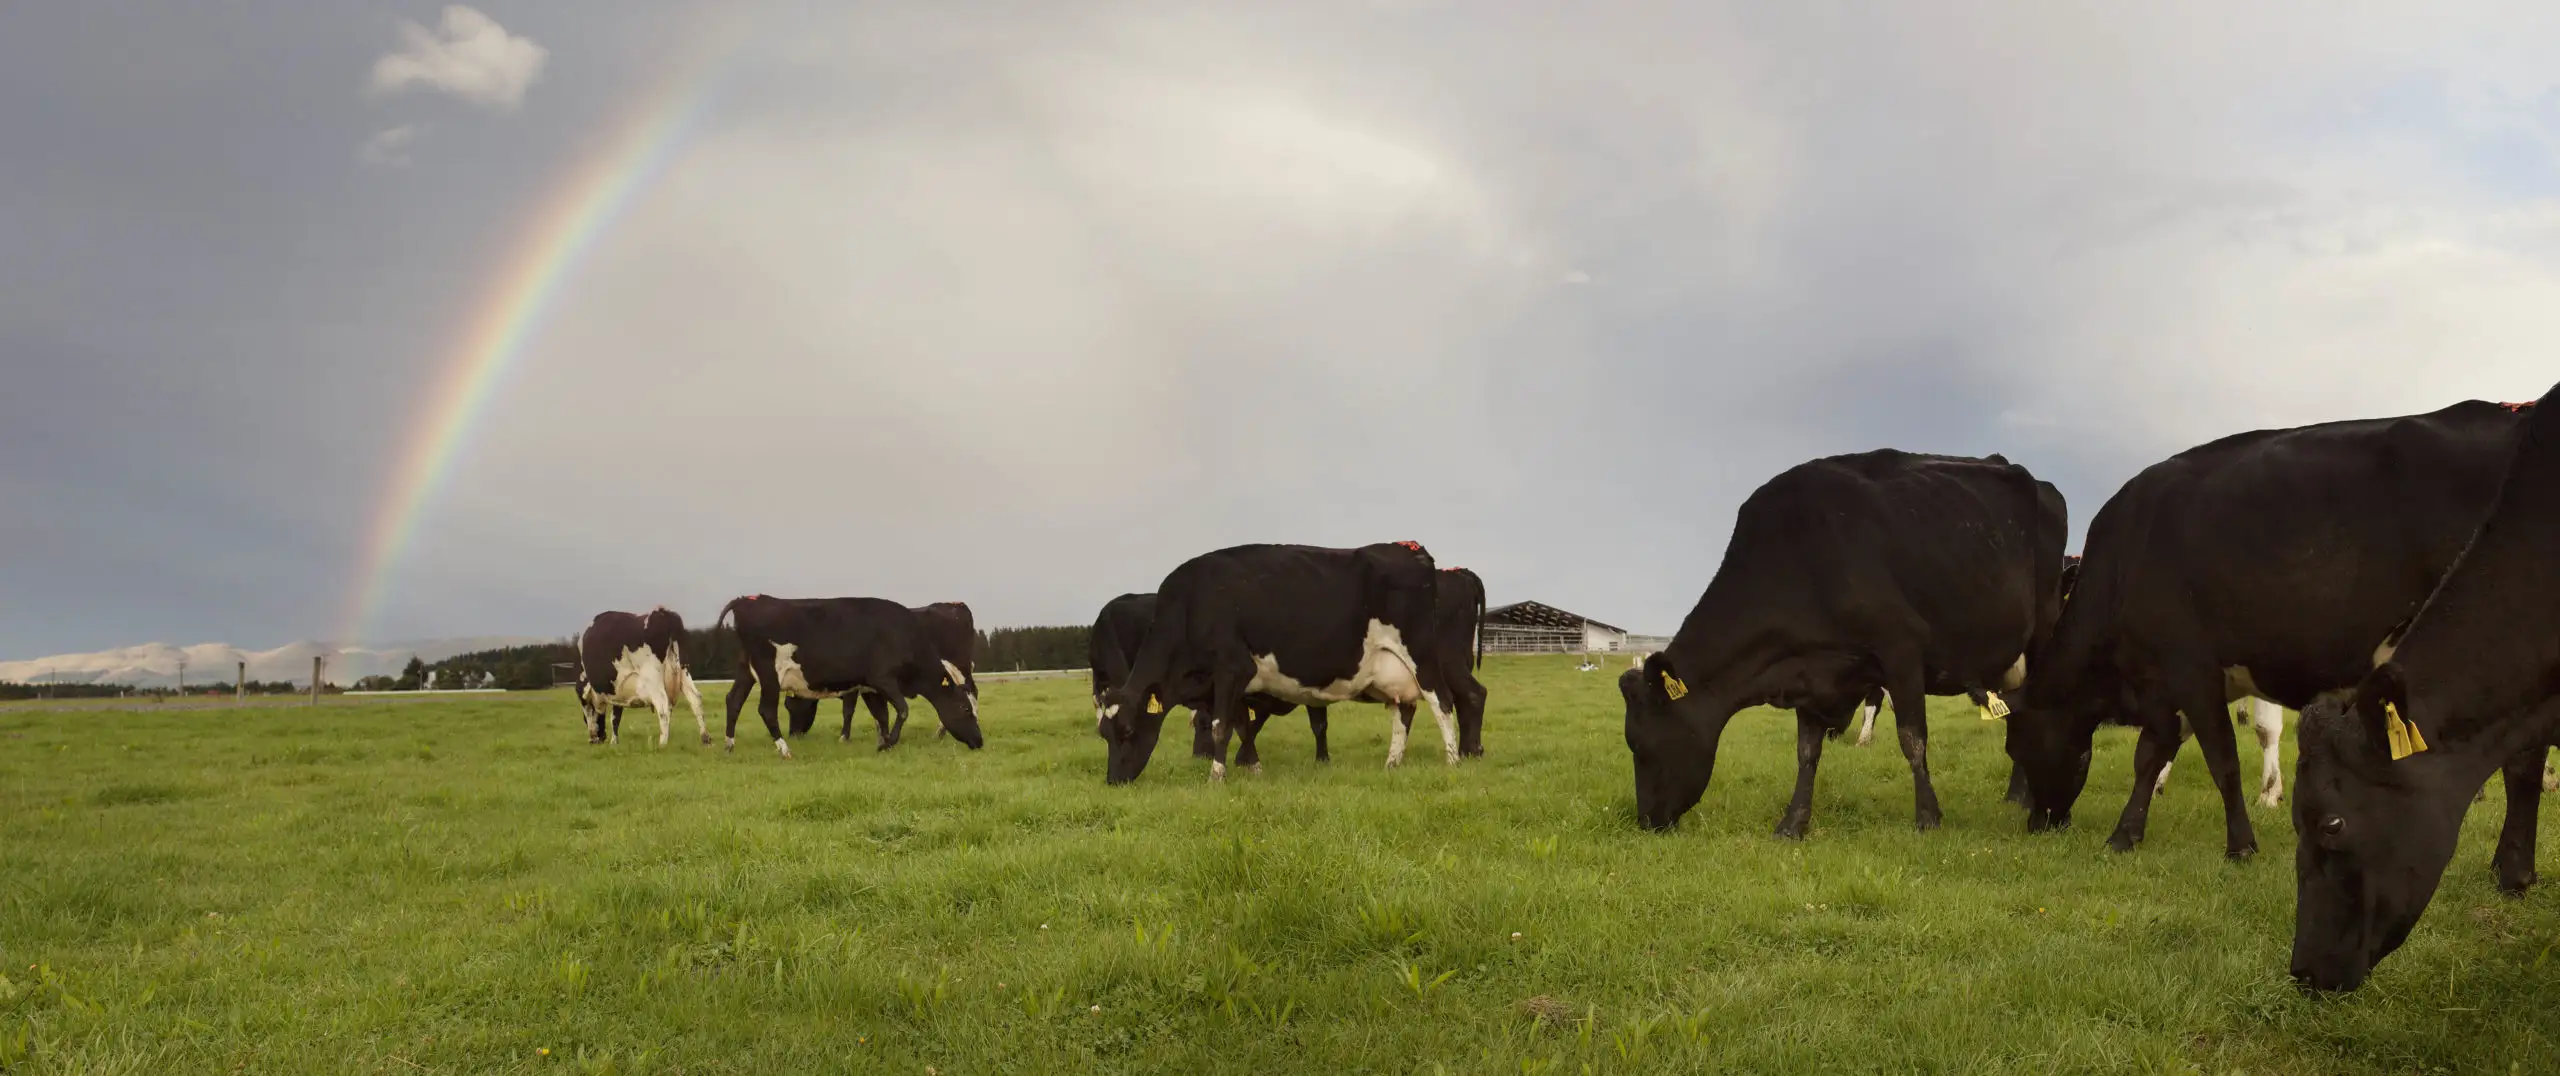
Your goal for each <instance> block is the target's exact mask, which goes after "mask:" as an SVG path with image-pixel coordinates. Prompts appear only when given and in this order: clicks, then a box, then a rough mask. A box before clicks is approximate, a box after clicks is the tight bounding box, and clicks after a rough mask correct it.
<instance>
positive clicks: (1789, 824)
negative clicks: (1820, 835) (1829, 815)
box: [1776, 815, 1810, 841]
mask: <svg viewBox="0 0 2560 1076" xmlns="http://www.w3.org/2000/svg"><path fill="white" fill-rule="evenodd" d="M1808 821H1810V820H1809V819H1803V818H1797V817H1795V816H1793V815H1789V816H1787V817H1785V818H1781V819H1779V820H1778V828H1777V831H1776V832H1777V836H1779V837H1780V838H1782V839H1785V840H1790V841H1801V840H1803V839H1804V829H1805V824H1806V823H1807V822H1808Z"/></svg>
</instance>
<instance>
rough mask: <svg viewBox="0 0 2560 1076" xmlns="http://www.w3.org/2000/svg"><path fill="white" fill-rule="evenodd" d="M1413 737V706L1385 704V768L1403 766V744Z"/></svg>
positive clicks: (1407, 704) (1408, 704)
mask: <svg viewBox="0 0 2560 1076" xmlns="http://www.w3.org/2000/svg"><path fill="white" fill-rule="evenodd" d="M1412 735H1413V704H1412V703H1409V702H1408V703H1403V704H1397V703H1392V702H1391V703H1388V704H1387V768H1388V769H1391V770H1392V769H1394V768H1396V767H1398V766H1402V765H1404V743H1405V740H1406V738H1407V737H1410V736H1412Z"/></svg>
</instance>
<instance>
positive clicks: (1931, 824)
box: [1912, 813, 1939, 833]
mask: <svg viewBox="0 0 2560 1076" xmlns="http://www.w3.org/2000/svg"><path fill="white" fill-rule="evenodd" d="M1938 823H1939V817H1938V816H1937V815H1936V814H1935V813H1931V814H1924V815H1921V816H1919V817H1917V818H1914V819H1912V824H1913V825H1914V826H1916V827H1918V828H1919V830H1920V832H1922V833H1927V832H1929V831H1930V830H1933V829H1936V828H1938Z"/></svg>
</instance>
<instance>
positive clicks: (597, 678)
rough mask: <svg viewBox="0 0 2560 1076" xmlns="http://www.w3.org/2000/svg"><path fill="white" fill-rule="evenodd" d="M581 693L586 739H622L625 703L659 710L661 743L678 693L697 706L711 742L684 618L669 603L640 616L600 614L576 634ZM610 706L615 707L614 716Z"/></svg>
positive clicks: (698, 723)
mask: <svg viewBox="0 0 2560 1076" xmlns="http://www.w3.org/2000/svg"><path fill="white" fill-rule="evenodd" d="M577 692H578V709H579V710H581V711H584V712H585V714H586V721H587V742H588V743H604V742H606V741H607V740H610V741H612V742H614V743H620V742H622V708H623V707H625V706H647V707H649V708H650V709H652V710H655V711H657V714H658V746H660V747H664V746H666V745H667V733H668V731H669V725H670V724H671V723H672V721H673V714H672V713H671V711H672V710H673V709H674V702H673V700H674V698H675V697H676V696H678V695H681V696H683V697H684V701H685V705H687V706H690V707H692V708H693V725H694V728H695V729H697V730H698V731H700V732H701V733H702V742H704V743H710V742H711V726H710V724H709V723H708V722H705V721H704V720H703V719H702V692H701V691H699V690H697V689H696V688H695V687H694V686H693V677H691V676H688V675H686V674H685V670H684V618H683V617H680V616H677V615H676V614H675V612H674V611H673V610H670V609H668V608H667V607H666V606H663V605H662V606H659V607H657V608H655V609H651V610H649V612H648V613H647V614H645V615H640V616H634V615H632V614H630V613H624V612H604V613H597V614H596V618H595V620H593V621H592V622H590V623H588V625H587V629H586V630H585V631H582V632H579V633H578V687H577ZM607 710H610V711H612V717H611V719H610V720H608V719H607V718H606V716H605V714H606V711H607Z"/></svg>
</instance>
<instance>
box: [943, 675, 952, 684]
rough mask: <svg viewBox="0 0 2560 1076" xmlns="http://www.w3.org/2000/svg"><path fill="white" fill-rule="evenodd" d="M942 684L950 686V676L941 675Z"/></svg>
mask: <svg viewBox="0 0 2560 1076" xmlns="http://www.w3.org/2000/svg"><path fill="white" fill-rule="evenodd" d="M942 686H944V687H950V686H951V678H950V677H948V676H946V677H943V678H942Z"/></svg>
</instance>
